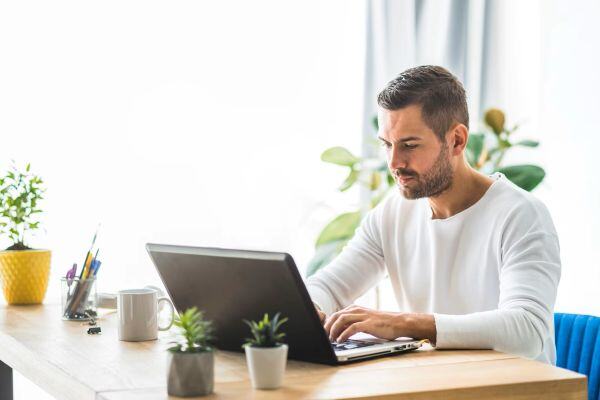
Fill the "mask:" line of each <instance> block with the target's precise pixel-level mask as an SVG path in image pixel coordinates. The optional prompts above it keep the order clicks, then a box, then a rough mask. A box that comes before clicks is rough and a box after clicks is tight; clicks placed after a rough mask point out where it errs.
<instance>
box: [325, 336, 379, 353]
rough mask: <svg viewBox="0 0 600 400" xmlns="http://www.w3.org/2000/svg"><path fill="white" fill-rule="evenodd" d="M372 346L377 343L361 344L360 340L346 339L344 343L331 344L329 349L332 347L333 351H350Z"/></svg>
mask: <svg viewBox="0 0 600 400" xmlns="http://www.w3.org/2000/svg"><path fill="white" fill-rule="evenodd" d="M374 344H377V343H373V342H363V341H362V340H352V339H348V340H346V341H345V342H342V343H334V342H332V343H331V347H333V350H334V351H339V350H352V349H358V348H360V347H367V346H373V345H374Z"/></svg>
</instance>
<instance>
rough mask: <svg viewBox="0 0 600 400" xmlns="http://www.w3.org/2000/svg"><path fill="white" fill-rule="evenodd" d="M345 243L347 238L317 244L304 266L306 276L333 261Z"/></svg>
mask: <svg viewBox="0 0 600 400" xmlns="http://www.w3.org/2000/svg"><path fill="white" fill-rule="evenodd" d="M346 243H348V239H344V240H336V241H334V242H330V243H326V244H323V245H321V246H318V247H317V249H316V251H315V254H314V255H313V258H312V259H311V260H310V261H309V263H308V266H307V267H306V277H307V278H308V277H309V276H311V275H313V274H314V273H316V272H317V271H318V270H320V269H321V268H323V267H324V266H326V265H327V264H329V263H330V262H331V261H333V259H334V258H335V257H336V256H337V255H338V254H340V252H341V251H342V249H343V248H344V246H345V245H346Z"/></svg>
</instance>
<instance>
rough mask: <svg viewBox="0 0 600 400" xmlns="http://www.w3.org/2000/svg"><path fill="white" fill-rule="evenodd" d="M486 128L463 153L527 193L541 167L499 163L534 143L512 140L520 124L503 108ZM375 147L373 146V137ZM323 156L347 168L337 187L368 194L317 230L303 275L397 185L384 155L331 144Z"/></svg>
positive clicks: (488, 115) (326, 258)
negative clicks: (363, 153)
mask: <svg viewBox="0 0 600 400" xmlns="http://www.w3.org/2000/svg"><path fill="white" fill-rule="evenodd" d="M372 121H373V128H374V130H375V131H377V130H379V126H378V123H377V117H373V119H372ZM484 122H485V125H486V127H487V130H485V131H483V132H470V133H469V141H468V142H467V148H466V151H465V157H466V158H467V161H468V162H469V164H470V165H471V166H472V167H473V168H475V169H476V170H478V171H481V172H482V173H485V174H492V173H494V172H501V173H503V174H504V175H505V176H506V177H507V178H508V179H509V180H511V181H512V182H513V183H514V184H516V185H517V186H519V187H521V188H522V189H524V190H527V191H531V190H533V189H534V188H535V187H536V186H537V185H539V184H540V182H542V180H543V179H544V177H545V171H544V170H543V169H542V168H540V167H539V166H537V165H529V164H527V165H511V166H503V165H502V161H503V160H504V156H505V155H506V153H507V152H508V151H509V150H510V149H511V148H514V147H530V148H533V147H537V146H538V145H539V142H537V141H533V140H520V141H514V140H513V137H514V133H515V132H516V131H517V130H518V128H519V126H518V125H515V126H513V127H512V128H511V129H508V128H507V127H506V124H505V122H506V117H505V115H504V112H502V111H501V110H499V109H497V108H491V109H489V110H487V111H486V112H485V115H484ZM373 143H374V145H375V144H376V141H375V139H373ZM321 160H323V161H324V162H327V163H331V164H336V165H340V166H343V167H346V168H348V170H349V171H348V176H347V177H346V179H345V180H344V182H343V183H342V184H341V185H340V187H339V188H338V189H339V190H340V191H342V192H344V191H346V190H348V189H350V188H351V187H353V186H354V185H355V184H359V185H361V186H362V187H363V188H365V189H366V191H367V193H369V198H370V201H369V204H367V206H366V207H362V208H360V209H357V210H351V211H348V212H344V213H342V214H340V215H338V216H337V217H335V218H334V219H333V220H331V221H330V222H329V223H328V224H327V225H326V226H325V227H324V228H323V230H322V231H321V233H320V234H319V236H318V238H317V240H316V242H315V254H314V255H313V258H312V259H311V260H310V262H309V264H308V267H307V270H306V275H307V277H308V276H311V275H312V274H314V273H315V272H317V271H318V270H319V269H321V268H323V267H324V266H325V265H327V264H329V263H330V262H331V261H332V260H333V259H334V258H335V257H336V256H337V255H338V254H339V253H340V252H341V251H342V249H343V248H344V246H345V245H346V243H348V241H349V240H350V239H351V238H352V236H354V231H355V230H356V228H358V225H359V224H360V221H361V220H362V218H363V216H364V215H365V214H366V213H367V212H368V211H369V210H370V209H372V208H373V207H375V206H376V205H377V204H378V203H379V202H380V201H381V200H382V199H383V198H384V197H385V196H386V195H387V194H388V193H389V192H390V190H392V189H394V190H395V187H396V183H395V182H394V178H393V176H392V175H391V174H390V172H389V169H388V167H387V162H386V160H385V157H383V156H376V157H358V156H355V155H354V154H352V153H351V152H350V151H349V150H347V149H345V148H344V147H339V146H338V147H332V148H329V149H327V150H325V151H324V152H323V153H322V154H321Z"/></svg>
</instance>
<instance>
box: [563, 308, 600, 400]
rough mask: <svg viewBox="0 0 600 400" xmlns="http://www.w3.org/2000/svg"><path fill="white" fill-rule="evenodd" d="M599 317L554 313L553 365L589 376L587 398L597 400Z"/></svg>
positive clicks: (599, 390) (599, 385)
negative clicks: (554, 357)
mask: <svg viewBox="0 0 600 400" xmlns="http://www.w3.org/2000/svg"><path fill="white" fill-rule="evenodd" d="M599 327H600V318H599V317H592V316H590V315H577V314H560V313H556V314H554V329H555V334H556V365H557V366H559V367H561V368H566V369H570V370H571V371H576V372H579V373H580V374H585V375H587V377H588V399H589V400H600V334H599Z"/></svg>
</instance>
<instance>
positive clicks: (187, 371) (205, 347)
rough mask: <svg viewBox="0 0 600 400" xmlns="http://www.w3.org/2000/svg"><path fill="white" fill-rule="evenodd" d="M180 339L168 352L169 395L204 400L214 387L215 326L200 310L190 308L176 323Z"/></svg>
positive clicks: (177, 317) (180, 315) (179, 316)
mask: <svg viewBox="0 0 600 400" xmlns="http://www.w3.org/2000/svg"><path fill="white" fill-rule="evenodd" d="M173 324H174V325H175V326H176V327H177V328H178V329H179V331H180V332H179V337H178V339H177V340H176V341H174V342H172V343H171V344H172V345H173V346H172V347H170V348H169V349H168V371H169V372H168V377H167V392H168V393H169V395H172V396H179V397H193V396H205V395H208V394H210V393H212V391H213V387H214V363H215V361H214V352H213V348H212V347H211V345H210V341H211V339H212V333H213V328H212V323H211V322H210V321H207V320H205V319H204V316H203V314H202V312H201V311H198V308H196V307H192V308H188V309H187V310H186V311H185V312H183V313H180V314H179V315H177V316H176V317H175V321H174V323H173Z"/></svg>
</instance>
